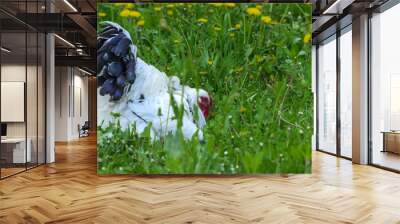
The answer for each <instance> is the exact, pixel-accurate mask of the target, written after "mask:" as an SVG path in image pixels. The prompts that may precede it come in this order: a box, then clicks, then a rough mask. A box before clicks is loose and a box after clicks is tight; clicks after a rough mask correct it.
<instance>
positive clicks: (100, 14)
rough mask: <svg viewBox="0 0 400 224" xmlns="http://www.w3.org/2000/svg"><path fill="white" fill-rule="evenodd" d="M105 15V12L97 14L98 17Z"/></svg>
mask: <svg viewBox="0 0 400 224" xmlns="http://www.w3.org/2000/svg"><path fill="white" fill-rule="evenodd" d="M106 15H107V14H106V13H105V12H99V17H104V16H106Z"/></svg>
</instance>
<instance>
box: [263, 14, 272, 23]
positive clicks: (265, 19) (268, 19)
mask: <svg viewBox="0 0 400 224" xmlns="http://www.w3.org/2000/svg"><path fill="white" fill-rule="evenodd" d="M261 20H262V21H263V22H264V23H265V24H270V23H271V21H272V19H271V17H269V16H262V17H261Z"/></svg>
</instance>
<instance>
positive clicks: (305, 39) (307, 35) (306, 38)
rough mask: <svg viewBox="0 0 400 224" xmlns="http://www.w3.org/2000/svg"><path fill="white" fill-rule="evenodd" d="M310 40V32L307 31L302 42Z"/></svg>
mask: <svg viewBox="0 0 400 224" xmlns="http://www.w3.org/2000/svg"><path fill="white" fill-rule="evenodd" d="M310 40H311V34H310V33H307V34H306V35H304V38H303V42H304V43H308V42H310Z"/></svg>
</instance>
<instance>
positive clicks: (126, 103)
mask: <svg viewBox="0 0 400 224" xmlns="http://www.w3.org/2000/svg"><path fill="white" fill-rule="evenodd" d="M98 18H99V19H98V27H97V29H98V36H97V47H98V50H97V70H98V75H97V79H98V102H97V107H98V132H97V135H98V140H97V141H98V147H97V150H98V173H99V174H254V173H260V174H263V173H309V172H311V136H312V132H313V131H312V129H313V124H312V116H313V106H312V103H313V95H312V92H311V43H310V40H311V5H310V4H253V3H249V4H247V3H246V4H244V3H243V4H238V3H236V4H235V3H210V4H188V3H185V4H184V3H175V4H150V3H146V4H144V3H137V4H133V3H99V4H98Z"/></svg>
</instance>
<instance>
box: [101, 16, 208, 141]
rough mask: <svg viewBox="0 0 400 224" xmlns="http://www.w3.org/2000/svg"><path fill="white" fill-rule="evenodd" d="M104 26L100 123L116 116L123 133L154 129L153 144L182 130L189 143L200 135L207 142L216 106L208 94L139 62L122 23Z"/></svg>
mask: <svg viewBox="0 0 400 224" xmlns="http://www.w3.org/2000/svg"><path fill="white" fill-rule="evenodd" d="M103 25H104V29H103V31H102V32H100V33H99V35H98V38H97V42H98V52H97V69H98V71H100V72H99V74H98V76H97V77H98V101H97V104H98V124H100V125H107V124H108V123H109V122H110V121H112V120H113V117H112V116H111V113H118V114H119V115H120V118H119V119H120V124H121V128H123V129H126V128H128V127H129V126H130V125H135V126H136V131H137V132H138V133H142V132H143V131H144V130H145V128H146V127H148V126H149V125H150V126H151V129H150V135H151V138H152V139H153V140H157V139H160V138H162V137H164V136H166V135H167V134H169V133H172V134H175V133H176V132H177V130H178V129H181V130H182V134H183V136H184V138H185V139H191V138H192V137H193V136H194V135H195V134H197V137H198V138H199V140H203V132H202V129H203V128H204V126H205V125H206V118H207V117H208V115H209V110H210V107H211V104H212V102H211V98H210V96H209V94H208V93H207V92H206V91H205V90H203V89H195V88H191V87H189V86H186V85H181V83H180V80H179V78H178V77H176V76H171V77H168V76H167V75H166V74H165V73H163V72H161V71H159V70H158V69H157V68H156V67H154V66H152V65H149V64H147V63H146V62H144V61H143V60H142V59H140V58H138V57H137V56H136V46H135V45H134V44H133V43H132V39H131V37H130V35H129V33H128V32H127V31H126V30H125V29H123V28H122V27H121V26H119V25H118V24H115V23H112V22H105V23H104V24H103ZM178 108H179V109H181V111H182V113H181V116H178V115H179V114H176V113H177V112H178V111H179V109H178ZM179 117H181V122H180V120H178V118H179Z"/></svg>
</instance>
